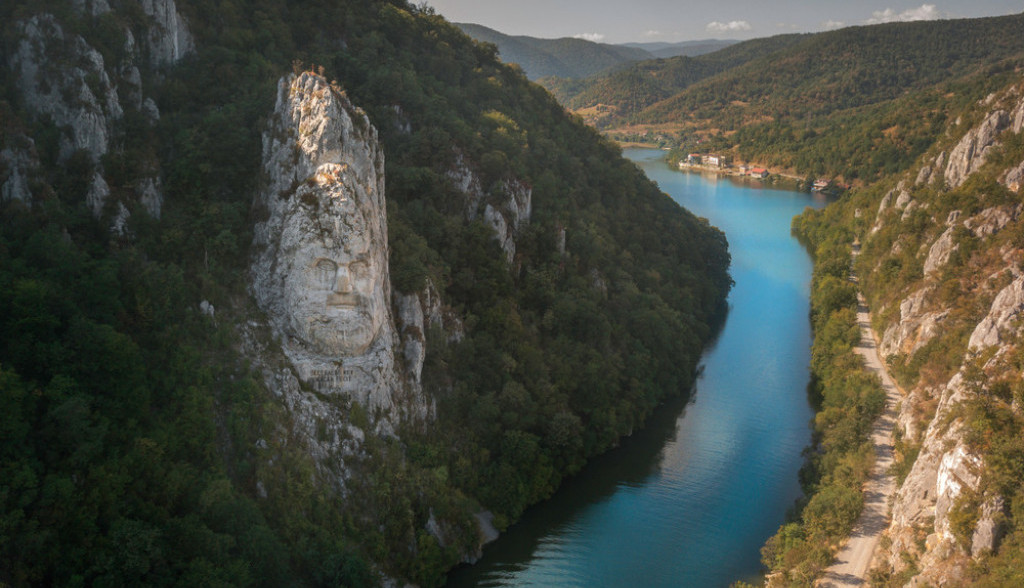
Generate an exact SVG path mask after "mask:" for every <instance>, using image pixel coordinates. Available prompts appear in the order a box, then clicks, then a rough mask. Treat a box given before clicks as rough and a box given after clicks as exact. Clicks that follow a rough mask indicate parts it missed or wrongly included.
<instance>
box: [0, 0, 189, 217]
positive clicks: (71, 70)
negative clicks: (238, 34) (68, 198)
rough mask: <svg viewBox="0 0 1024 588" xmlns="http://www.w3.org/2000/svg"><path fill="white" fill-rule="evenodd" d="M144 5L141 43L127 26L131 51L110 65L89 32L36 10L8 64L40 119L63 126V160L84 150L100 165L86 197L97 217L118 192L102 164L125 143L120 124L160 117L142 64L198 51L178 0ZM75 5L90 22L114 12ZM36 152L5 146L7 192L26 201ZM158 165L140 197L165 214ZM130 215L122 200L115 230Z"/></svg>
mask: <svg viewBox="0 0 1024 588" xmlns="http://www.w3.org/2000/svg"><path fill="white" fill-rule="evenodd" d="M140 7H141V8H142V11H143V12H144V13H145V14H146V15H148V16H149V17H151V22H150V24H149V25H148V26H146V27H144V28H143V30H141V31H140V32H141V33H142V35H143V42H142V43H141V44H139V43H136V35H135V34H133V32H132V31H131V30H130V29H128V28H127V27H125V28H122V30H121V33H122V34H123V35H124V46H123V49H124V50H123V51H122V54H123V56H122V57H121V58H120V59H121V60H120V62H119V63H107V62H105V60H104V58H103V56H102V55H101V54H100V52H99V51H97V50H96V49H95V48H94V47H92V46H90V45H89V43H88V42H86V40H85V39H84V38H83V37H82V36H80V35H78V34H74V33H68V32H66V30H65V27H64V26H62V24H61V22H60V21H59V20H58V18H57V17H56V16H54V15H52V14H46V13H42V14H36V15H33V16H30V17H27V18H25V19H23V20H20V21H18V22H17V23H15V25H14V29H15V33H16V45H15V47H14V50H13V51H12V53H11V55H10V57H9V58H8V62H7V66H8V67H9V68H10V70H11V72H12V74H13V76H14V79H15V80H16V86H17V88H18V90H19V91H20V93H21V98H22V102H23V104H24V105H25V107H26V109H28V110H29V111H30V112H31V113H32V116H33V117H34V118H35V119H37V120H49V121H52V122H53V124H54V125H55V126H56V127H57V128H58V129H59V130H60V144H59V156H58V159H59V161H60V162H65V161H67V160H68V158H70V157H71V155H72V154H74V153H76V152H84V153H85V154H87V155H88V157H89V158H90V159H91V161H92V164H93V168H94V170H93V174H92V179H91V180H90V182H89V185H88V188H87V191H86V201H87V203H88V205H89V207H90V208H91V209H92V211H93V214H94V215H95V216H97V217H98V216H100V215H101V214H103V211H104V209H105V207H106V204H107V200H108V199H109V197H110V194H111V190H110V187H109V186H108V184H107V182H106V179H105V178H104V170H103V168H102V165H101V164H100V161H101V158H102V157H103V156H104V155H106V154H107V153H108V152H109V151H111V150H112V149H118V148H119V147H117V145H116V143H118V141H119V135H118V133H119V132H120V131H119V130H118V126H119V121H120V120H121V119H122V118H123V116H124V112H125V110H126V109H133V110H136V111H140V112H143V113H144V114H145V115H146V117H147V118H148V119H149V120H150V121H151V122H155V121H156V120H158V119H159V111H158V110H157V108H156V104H155V103H154V102H153V101H152V99H150V98H147V97H146V96H145V95H144V92H143V82H142V72H141V71H140V69H139V65H140V64H144V62H145V61H147V59H148V62H149V64H150V66H151V67H163V66H167V65H170V64H173V63H175V62H177V61H178V60H179V59H181V58H182V57H184V56H185V55H186V54H188V53H189V52H191V51H193V50H194V43H193V41H192V37H191V35H190V33H189V31H188V26H187V24H186V22H185V19H184V18H183V17H182V16H181V15H180V14H179V13H178V10H177V6H176V5H175V3H174V0H142V1H141V3H140ZM73 8H74V9H75V11H76V12H77V13H78V14H79V15H81V16H82V17H83V18H86V19H88V18H91V17H95V16H98V15H102V14H105V13H107V12H110V11H111V8H110V5H109V3H108V2H107V1H106V0H76V2H74V3H73ZM144 55H145V56H147V59H143V56H144ZM5 147H6V146H5ZM33 157H34V156H33V155H32V153H31V150H30V149H29V150H24V149H23V150H22V152H20V153H16V152H13V151H11V150H10V149H9V148H8V149H5V155H3V159H4V163H5V167H6V168H7V169H8V177H7V179H6V180H5V181H4V186H5V188H4V190H5V191H4V195H5V196H9V197H11V198H14V197H17V198H18V199H24V196H25V195H26V194H27V193H28V192H27V187H26V186H25V184H24V179H25V174H26V170H27V169H28V168H30V167H32V166H31V164H30V163H29V162H30V161H31V160H32V159H33ZM152 167H153V171H152V174H153V175H151V176H149V177H143V178H138V179H137V182H136V185H135V186H134V188H135V196H136V199H137V202H138V203H139V204H140V205H141V206H142V207H144V208H145V209H146V210H147V211H148V212H149V213H150V214H151V215H153V216H155V217H158V218H159V216H160V212H161V208H162V205H163V194H162V192H161V188H160V178H159V175H158V166H152ZM128 214H129V211H128V209H127V208H126V207H125V206H124V202H119V203H117V206H115V207H114V213H113V216H114V219H113V220H112V222H111V226H112V229H113V230H114V232H123V230H124V226H125V221H126V220H127V218H128Z"/></svg>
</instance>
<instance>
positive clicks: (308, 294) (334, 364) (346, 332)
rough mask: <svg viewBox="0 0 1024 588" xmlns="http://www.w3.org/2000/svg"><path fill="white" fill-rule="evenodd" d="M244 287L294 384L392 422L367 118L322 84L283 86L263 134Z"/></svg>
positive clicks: (380, 175)
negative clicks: (262, 214)
mask: <svg viewBox="0 0 1024 588" xmlns="http://www.w3.org/2000/svg"><path fill="white" fill-rule="evenodd" d="M263 168H264V172H265V173H266V175H267V177H268V181H267V185H266V187H265V188H264V189H263V190H262V191H261V193H260V194H259V195H258V197H257V206H258V207H261V208H263V209H265V210H266V211H267V212H268V213H269V218H268V219H267V220H266V221H265V222H261V223H259V224H258V225H257V226H256V230H255V237H254V242H255V246H256V251H257V255H256V259H255V262H254V264H253V267H252V287H253V293H254V295H255V297H256V301H257V303H258V304H259V306H260V308H262V309H263V310H264V311H265V312H266V313H267V316H268V319H269V321H270V324H271V326H272V328H273V330H274V332H275V335H276V336H277V337H279V338H280V339H281V341H282V347H283V349H284V352H285V354H286V355H287V356H288V358H289V360H290V362H291V364H292V366H293V367H294V369H295V372H296V374H297V375H298V378H299V379H300V380H301V381H302V382H303V383H305V384H306V385H308V386H310V387H312V388H313V389H315V390H317V391H318V392H320V393H321V394H330V395H341V396H344V397H347V398H350V399H352V400H353V401H356V402H359V403H361V404H364V405H365V406H367V407H368V408H371V409H375V410H379V411H384V412H392V411H393V409H394V408H395V404H396V395H397V394H398V393H399V389H400V387H401V383H402V380H403V379H402V378H401V377H400V375H399V374H398V373H397V370H396V365H395V356H394V354H395V349H394V345H395V344H396V343H397V340H398V337H397V333H396V330H395V326H394V322H393V319H392V315H391V303H390V301H391V286H390V281H389V278H388V239H387V220H386V208H385V205H384V155H383V152H382V150H381V146H380V144H379V143H378V140H377V131H376V129H374V128H373V126H372V125H371V124H370V122H369V120H368V119H367V117H366V114H365V113H364V112H363V111H362V110H359V109H358V108H356V107H355V106H353V105H352V104H351V103H350V102H349V101H348V99H347V98H346V97H345V96H344V95H343V94H341V93H340V92H338V91H337V90H335V89H334V88H332V87H331V86H330V85H329V84H328V83H327V81H326V80H324V79H323V78H322V77H320V76H316V75H313V74H310V73H304V74H302V75H301V76H298V77H296V76H289V77H287V78H283V79H282V80H281V81H280V82H279V84H278V97H277V105H276V107H275V111H274V115H273V118H272V123H271V125H270V129H269V130H268V131H267V132H266V133H265V134H264V140H263Z"/></svg>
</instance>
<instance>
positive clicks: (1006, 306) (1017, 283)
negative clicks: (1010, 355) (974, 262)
mask: <svg viewBox="0 0 1024 588" xmlns="http://www.w3.org/2000/svg"><path fill="white" fill-rule="evenodd" d="M1022 311H1024V276H1022V277H1018V278H1017V279H1016V280H1014V281H1013V283H1012V284H1010V285H1009V286H1007V287H1005V288H1003V289H1002V291H1000V292H999V294H997V295H996V299H995V300H993V301H992V307H991V309H990V310H989V312H988V314H987V315H986V316H985V318H984V319H982V321H981V322H980V323H978V326H977V327H976V328H975V329H974V332H973V333H971V339H970V341H969V342H968V343H967V347H968V349H971V350H980V349H984V348H986V347H991V346H992V345H998V344H999V342H1000V341H1003V340H1005V337H1006V336H1007V335H1008V334H1010V333H1015V332H1016V331H1015V329H1016V328H1017V324H1016V323H1017V322H1018V321H1017V319H1018V318H1020V316H1021V312H1022Z"/></svg>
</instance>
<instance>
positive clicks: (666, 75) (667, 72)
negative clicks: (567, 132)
mask: <svg viewBox="0 0 1024 588" xmlns="http://www.w3.org/2000/svg"><path fill="white" fill-rule="evenodd" d="M803 37H804V35H779V36H776V37H770V38H767V39H754V40H751V41H744V42H742V43H737V44H735V45H731V46H729V47H727V48H725V49H721V50H719V51H714V52H712V53H707V54H705V55H700V56H698V57H688V56H681V57H671V58H667V59H656V60H651V61H642V62H640V63H636V64H633V65H630V66H628V67H623V68H621V69H620V70H617V71H614V72H609V73H606V74H603V75H597V76H591V77H589V78H585V79H563V78H559V77H554V76H552V77H548V78H543V79H541V80H539V83H540V84H541V85H543V86H544V87H545V88H547V89H548V91H550V92H551V93H552V94H553V95H554V96H555V97H556V98H558V100H559V102H561V103H562V104H564V105H565V106H566V107H567V108H569V109H570V110H574V111H581V112H583V113H584V116H585V118H586V119H587V120H588V122H591V123H592V124H594V125H595V126H597V127H598V128H607V127H608V126H612V125H616V124H622V123H624V122H630V121H631V120H632V118H633V117H634V116H635V115H637V114H638V113H640V112H643V111H644V110H645V109H646V108H648V107H650V106H652V105H654V104H657V103H659V102H661V101H663V100H666V99H668V98H670V97H672V96H675V95H677V94H678V93H679V92H681V91H683V90H685V89H686V88H688V87H689V86H691V85H693V84H695V83H697V82H699V81H701V80H703V79H705V78H710V77H712V76H714V75H716V74H719V73H721V72H725V71H727V70H730V69H732V68H735V67H738V66H740V65H743V64H745V63H747V62H750V61H753V60H755V59H758V58H760V57H763V56H764V55H765V54H767V53H771V52H773V51H775V50H778V49H781V48H784V47H787V46H789V45H792V44H795V43H797V42H799V41H800V40H801V39H802V38H803ZM592 108H596V109H598V113H597V114H594V113H592V112H589V111H588V109H592Z"/></svg>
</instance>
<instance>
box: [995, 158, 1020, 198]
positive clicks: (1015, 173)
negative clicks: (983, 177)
mask: <svg viewBox="0 0 1024 588" xmlns="http://www.w3.org/2000/svg"><path fill="white" fill-rule="evenodd" d="M1000 181H1001V182H1002V183H1003V185H1004V186H1006V187H1007V188H1009V189H1010V190H1012V191H1014V192H1017V193H1018V194H1019V193H1020V187H1021V182H1022V181H1024V161H1022V162H1020V164H1019V165H1017V166H1016V167H1012V168H1010V169H1008V170H1006V173H1005V174H1004V175H1003V178H1002V180H1000Z"/></svg>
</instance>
